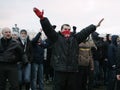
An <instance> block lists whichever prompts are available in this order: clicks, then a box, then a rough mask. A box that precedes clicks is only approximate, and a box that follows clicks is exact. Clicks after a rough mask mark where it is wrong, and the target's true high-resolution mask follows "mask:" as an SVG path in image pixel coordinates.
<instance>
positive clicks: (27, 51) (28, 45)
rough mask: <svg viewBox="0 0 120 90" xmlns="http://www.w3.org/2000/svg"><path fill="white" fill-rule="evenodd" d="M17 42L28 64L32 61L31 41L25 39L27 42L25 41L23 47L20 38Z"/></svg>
mask: <svg viewBox="0 0 120 90" xmlns="http://www.w3.org/2000/svg"><path fill="white" fill-rule="evenodd" d="M18 41H19V44H20V46H21V47H22V49H23V51H24V53H25V54H26V56H27V58H28V61H29V63H30V62H31V61H32V59H33V52H32V44H31V41H30V40H29V38H27V41H26V46H25V45H23V43H22V41H21V39H20V38H18Z"/></svg>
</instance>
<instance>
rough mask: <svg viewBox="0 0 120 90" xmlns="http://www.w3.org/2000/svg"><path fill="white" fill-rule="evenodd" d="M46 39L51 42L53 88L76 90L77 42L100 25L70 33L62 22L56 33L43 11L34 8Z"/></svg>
mask: <svg viewBox="0 0 120 90" xmlns="http://www.w3.org/2000/svg"><path fill="white" fill-rule="evenodd" d="M34 12H35V13H36V15H37V16H38V17H39V18H40V23H41V26H42V28H43V31H44V32H45V34H46V36H47V37H48V39H49V40H50V41H51V42H52V43H53V47H52V56H51V65H52V67H53V69H54V86H53V90H76V73H77V72H78V54H79V53H78V52H79V43H81V42H82V41H84V40H85V39H86V38H87V37H88V36H89V35H90V34H91V33H92V32H94V31H95V30H96V28H97V27H98V26H100V24H101V22H102V21H103V19H102V20H101V21H100V22H99V23H98V25H96V26H95V25H90V26H88V27H87V28H84V29H83V30H82V31H81V32H78V33H76V34H73V35H71V32H70V30H71V27H70V25H69V24H63V25H62V26H61V31H59V32H58V33H57V32H56V31H55V30H54V29H53V28H52V25H51V24H50V22H49V20H48V19H47V18H46V17H44V16H43V12H41V11H39V10H38V9H37V8H34Z"/></svg>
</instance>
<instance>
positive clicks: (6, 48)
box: [0, 38, 28, 64]
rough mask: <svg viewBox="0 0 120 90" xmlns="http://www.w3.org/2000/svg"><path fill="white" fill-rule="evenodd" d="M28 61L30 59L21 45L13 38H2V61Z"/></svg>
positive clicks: (0, 42)
mask: <svg viewBox="0 0 120 90" xmlns="http://www.w3.org/2000/svg"><path fill="white" fill-rule="evenodd" d="M19 61H21V62H23V63H27V62H28V59H27V57H26V56H25V54H24V52H23V50H22V48H21V46H20V45H19V43H18V42H17V41H16V40H13V39H12V38H10V39H7V40H5V39H4V38H1V39H0V63H14V64H16V63H17V62H19Z"/></svg>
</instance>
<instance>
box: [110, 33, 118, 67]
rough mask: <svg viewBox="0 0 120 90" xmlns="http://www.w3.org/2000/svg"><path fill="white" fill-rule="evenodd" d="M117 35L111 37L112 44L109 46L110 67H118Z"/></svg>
mask: <svg viewBox="0 0 120 90" xmlns="http://www.w3.org/2000/svg"><path fill="white" fill-rule="evenodd" d="M117 38H118V36H117V35H113V36H112V38H111V44H110V45H109V46H108V66H109V68H112V69H114V68H116V67H113V65H116V52H117Z"/></svg>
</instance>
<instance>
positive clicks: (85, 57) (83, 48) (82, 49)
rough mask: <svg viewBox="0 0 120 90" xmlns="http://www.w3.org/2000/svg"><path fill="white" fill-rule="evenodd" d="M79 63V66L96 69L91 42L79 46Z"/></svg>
mask: <svg viewBox="0 0 120 90" xmlns="http://www.w3.org/2000/svg"><path fill="white" fill-rule="evenodd" d="M78 63H79V66H89V67H90V68H94V65H93V58H92V53H91V45H90V41H86V42H84V43H81V44H80V45H79V57H78Z"/></svg>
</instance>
